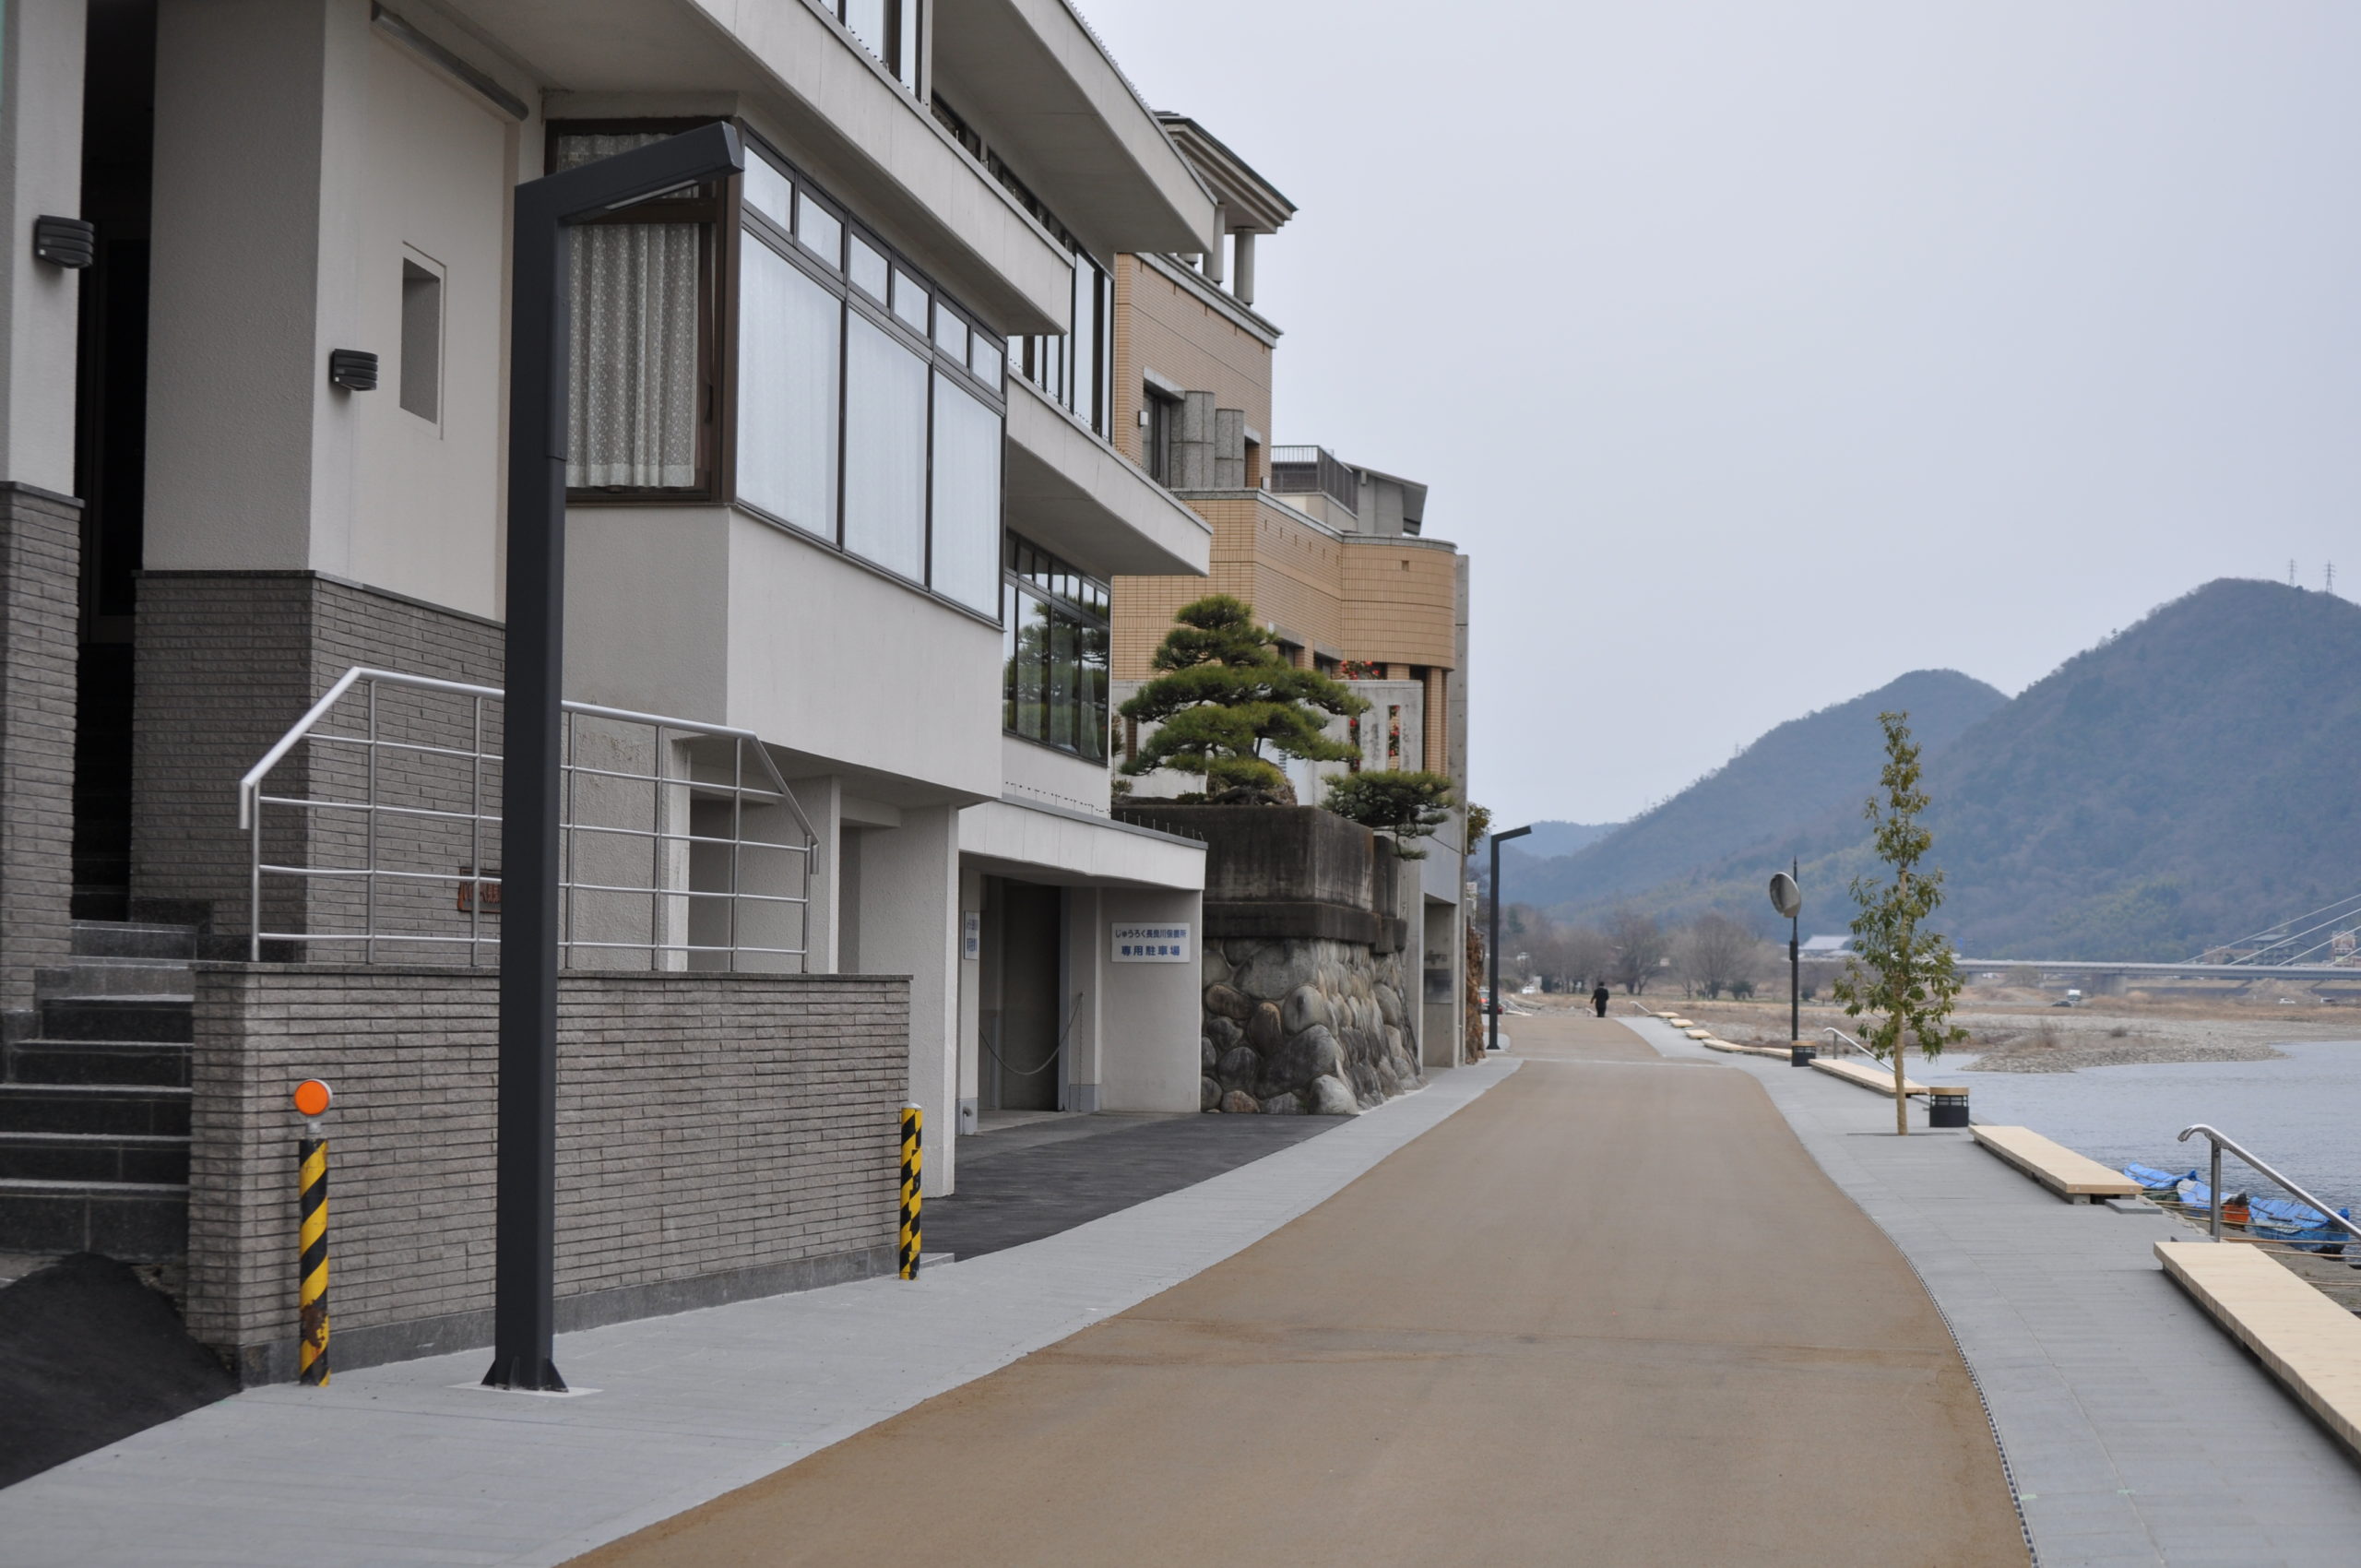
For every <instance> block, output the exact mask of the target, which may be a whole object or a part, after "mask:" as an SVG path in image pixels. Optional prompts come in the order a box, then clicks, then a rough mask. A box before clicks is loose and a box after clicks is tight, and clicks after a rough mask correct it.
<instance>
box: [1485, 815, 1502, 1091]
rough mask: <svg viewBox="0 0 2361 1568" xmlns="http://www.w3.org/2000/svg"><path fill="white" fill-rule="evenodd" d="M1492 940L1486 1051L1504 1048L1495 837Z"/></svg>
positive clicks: (1495, 843)
mask: <svg viewBox="0 0 2361 1568" xmlns="http://www.w3.org/2000/svg"><path fill="white" fill-rule="evenodd" d="M1490 923H1491V932H1490V940H1489V941H1488V942H1486V943H1485V944H1484V969H1485V974H1486V980H1485V984H1484V1010H1485V1011H1486V1012H1487V1013H1489V1014H1490V1015H1491V1016H1490V1018H1489V1020H1488V1027H1489V1028H1490V1030H1491V1034H1490V1036H1489V1038H1488V1039H1486V1040H1485V1041H1484V1049H1485V1050H1486V1051H1498V1050H1500V1048H1501V837H1500V835H1499V834H1497V833H1496V834H1494V835H1492V911H1491V922H1490Z"/></svg>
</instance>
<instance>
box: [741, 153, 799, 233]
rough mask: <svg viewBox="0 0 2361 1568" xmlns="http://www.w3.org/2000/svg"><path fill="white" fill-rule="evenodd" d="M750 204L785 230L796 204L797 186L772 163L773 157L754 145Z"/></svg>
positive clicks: (748, 182)
mask: <svg viewBox="0 0 2361 1568" xmlns="http://www.w3.org/2000/svg"><path fill="white" fill-rule="evenodd" d="M745 196H746V205H747V206H748V207H751V208H753V209H754V210H756V211H757V212H760V213H761V214H762V215H763V216H764V217H765V218H767V219H769V220H771V221H772V222H774V223H776V224H777V225H778V226H779V229H780V231H781V232H785V230H786V228H787V225H788V222H789V219H790V218H791V217H792V216H793V209H794V206H795V187H793V186H792V185H790V184H788V183H787V176H786V175H784V174H782V173H780V172H778V171H777V170H776V169H774V168H772V167H771V162H770V160H769V159H767V158H765V157H764V156H763V155H762V154H760V153H758V152H754V151H753V150H751V149H749V150H748V152H747V154H746V188H745Z"/></svg>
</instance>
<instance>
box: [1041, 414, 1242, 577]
mask: <svg viewBox="0 0 2361 1568" xmlns="http://www.w3.org/2000/svg"><path fill="white" fill-rule="evenodd" d="M1006 451H1007V475H1006V480H1005V483H1006V490H1007V496H1008V514H1007V516H1008V526H1009V528H1010V529H1013V530H1014V531H1015V532H1017V533H1020V534H1023V535H1024V536H1025V537H1026V538H1027V539H1029V540H1032V541H1033V542H1034V543H1036V544H1038V545H1040V546H1041V547H1042V548H1044V549H1046V550H1049V551H1050V552H1054V553H1056V554H1058V555H1062V556H1063V557H1064V558H1065V559H1067V560H1068V561H1071V562H1073V563H1074V564H1075V565H1077V566H1079V567H1081V568H1082V569H1083V570H1084V571H1086V572H1088V573H1090V574H1092V575H1093V576H1101V577H1111V576H1117V575H1121V576H1149V577H1157V576H1166V577H1169V576H1189V577H1202V576H1205V574H1206V573H1207V571H1208V570H1210V568H1211V564H1212V560H1213V528H1212V526H1211V525H1210V524H1208V523H1207V522H1206V521H1205V520H1204V518H1203V517H1198V516H1197V514H1196V513H1194V512H1192V511H1191V510H1190V509H1189V508H1188V507H1187V506H1185V505H1181V503H1180V502H1179V501H1177V500H1175V499H1174V498H1173V496H1172V494H1171V493H1170V492H1169V491H1167V490H1166V489H1164V487H1163V486H1161V485H1159V484H1157V482H1156V481H1154V480H1151V479H1150V478H1148V477H1147V475H1146V474H1145V473H1143V472H1141V471H1140V469H1138V468H1137V467H1135V466H1134V465H1133V463H1132V461H1131V460H1130V459H1129V458H1127V457H1124V456H1123V455H1122V454H1121V453H1120V452H1118V451H1116V450H1115V448H1114V447H1112V446H1111V445H1108V444H1107V443H1106V442H1105V441H1102V440H1101V439H1099V437H1098V436H1097V434H1093V433H1092V432H1091V431H1090V430H1088V429H1087V428H1086V427H1085V426H1084V425H1083V424H1082V423H1081V422H1079V421H1077V420H1076V419H1074V416H1073V415H1071V414H1069V413H1067V412H1066V411H1065V410H1063V409H1062V408H1060V407H1059V406H1058V405H1057V404H1055V403H1053V402H1051V401H1050V398H1048V397H1047V396H1046V395H1045V394H1044V393H1042V391H1041V390H1040V389H1039V388H1038V387H1037V386H1034V385H1033V384H1032V383H1031V382H1029V381H1026V379H1025V378H1024V377H1022V376H1018V375H1011V376H1010V377H1009V390H1008V443H1007V448H1006Z"/></svg>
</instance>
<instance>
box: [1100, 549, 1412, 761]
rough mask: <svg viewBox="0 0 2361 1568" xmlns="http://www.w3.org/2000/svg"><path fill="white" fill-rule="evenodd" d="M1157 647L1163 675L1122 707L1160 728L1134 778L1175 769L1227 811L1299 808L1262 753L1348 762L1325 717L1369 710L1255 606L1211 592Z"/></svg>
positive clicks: (1145, 745)
mask: <svg viewBox="0 0 2361 1568" xmlns="http://www.w3.org/2000/svg"><path fill="white" fill-rule="evenodd" d="M1172 618H1173V620H1174V622H1175V623H1176V624H1175V625H1174V626H1173V628H1172V630H1171V631H1169V632H1168V633H1166V634H1165V637H1164V641H1163V642H1162V644H1160V645H1159V646H1158V647H1157V650H1156V658H1155V659H1154V660H1153V662H1154V664H1155V667H1156V668H1157V669H1158V670H1160V671H1164V673H1163V674H1161V675H1159V676H1157V678H1156V679H1155V680H1153V681H1150V682H1149V683H1147V684H1145V685H1144V686H1142V687H1141V688H1140V689H1139V691H1138V692H1136V693H1135V694H1133V696H1132V698H1131V700H1130V701H1128V702H1126V703H1124V704H1123V707H1122V709H1121V712H1122V715H1123V717H1124V718H1126V719H1133V720H1134V721H1136V722H1139V723H1152V724H1154V725H1156V726H1157V730H1156V731H1155V733H1153V734H1152V735H1150V736H1148V737H1147V739H1146V740H1145V741H1143V742H1141V743H1140V749H1139V754H1138V755H1137V756H1135V757H1133V759H1132V760H1131V761H1129V762H1127V763H1125V764H1124V765H1123V771H1124V772H1125V773H1128V774H1134V775H1136V774H1142V773H1148V772H1152V771H1153V770H1155V769H1157V768H1158V767H1169V768H1171V769H1172V770H1173V771H1175V772H1176V773H1192V774H1195V775H1197V776H1199V777H1200V778H1204V781H1205V790H1204V793H1203V794H1202V795H1201V796H1184V797H1182V798H1183V799H1192V798H1194V799H1205V800H1212V801H1216V802H1222V803H1225V804H1293V803H1294V801H1295V791H1294V790H1293V788H1292V787H1291V786H1289V784H1288V783H1287V775H1286V774H1285V773H1284V772H1282V771H1281V770H1280V768H1279V767H1278V766H1277V764H1275V763H1274V762H1272V761H1271V760H1270V757H1269V756H1266V755H1265V754H1264V753H1265V752H1266V751H1267V752H1269V753H1271V754H1275V755H1278V756H1290V757H1305V758H1309V759H1311V760H1312V761H1315V762H1342V761H1344V760H1346V759H1347V758H1348V757H1350V756H1352V755H1354V751H1353V748H1352V747H1351V746H1349V745H1347V744H1346V743H1345V742H1342V741H1332V740H1330V739H1329V738H1328V736H1327V734H1326V732H1325V731H1326V729H1327V724H1328V716H1330V715H1350V714H1356V713H1361V712H1365V711H1367V709H1368V707H1369V704H1368V703H1366V702H1364V701H1362V700H1361V699H1360V698H1359V697H1357V696H1355V695H1353V694H1352V693H1351V691H1349V690H1348V689H1347V687H1346V686H1345V684H1344V683H1342V682H1340V681H1335V680H1332V679H1330V678H1329V677H1328V676H1325V675H1323V674H1321V673H1320V672H1319V671H1316V670H1299V669H1297V668H1296V667H1295V666H1294V665H1292V664H1289V663H1288V662H1287V659H1286V657H1285V656H1284V655H1282V654H1281V653H1280V652H1279V650H1278V647H1277V639H1276V638H1275V637H1273V636H1271V634H1270V633H1269V632H1267V631H1264V629H1263V628H1262V627H1261V626H1259V625H1257V624H1255V621H1254V610H1253V607H1252V605H1249V604H1246V603H1244V602H1243V601H1241V600H1236V599H1233V598H1231V597H1230V596H1229V595H1228V594H1222V593H1217V594H1212V595H1209V596H1207V597H1206V598H1204V599H1200V600H1195V601H1194V602H1192V603H1190V604H1184V605H1182V606H1181V608H1180V610H1178V611H1177V612H1174V614H1173V617H1172Z"/></svg>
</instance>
